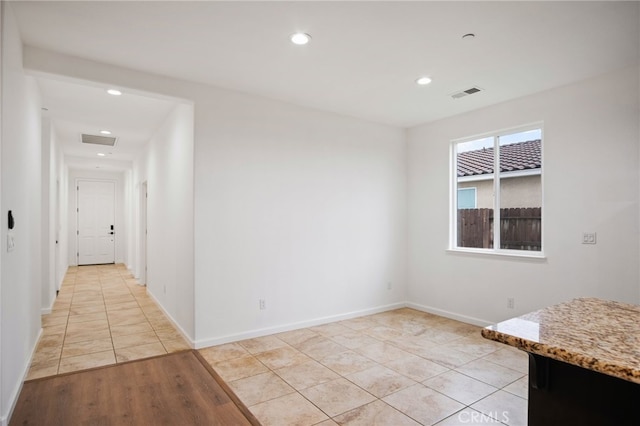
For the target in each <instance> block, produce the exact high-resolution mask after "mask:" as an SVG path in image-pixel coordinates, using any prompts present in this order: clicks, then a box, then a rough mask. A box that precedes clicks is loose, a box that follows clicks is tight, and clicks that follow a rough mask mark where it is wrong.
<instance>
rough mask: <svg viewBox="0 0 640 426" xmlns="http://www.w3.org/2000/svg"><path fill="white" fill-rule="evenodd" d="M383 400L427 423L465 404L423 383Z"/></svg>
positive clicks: (442, 417) (430, 423) (459, 408)
mask: <svg viewBox="0 0 640 426" xmlns="http://www.w3.org/2000/svg"><path fill="white" fill-rule="evenodd" d="M383 401H384V402H386V403H387V404H389V405H391V406H392V407H394V408H395V409H397V410H399V411H401V412H403V413H404V414H406V415H407V416H409V417H411V418H412V419H414V420H416V421H418V422H419V423H421V424H425V425H432V424H434V423H437V422H439V421H440V420H443V419H445V418H447V417H449V416H451V415H452V414H453V413H455V412H457V411H459V410H461V409H463V408H464V405H463V404H460V403H459V402H457V401H454V400H453V399H451V398H449V397H447V396H444V395H442V394H441V393H438V392H436V391H434V390H433V389H429V388H427V387H425V386H423V385H421V384H417V385H414V386H411V387H409V388H406V389H403V390H401V391H398V392H396V393H393V394H391V395H389V396H387V397H385V398H384V399H383Z"/></svg>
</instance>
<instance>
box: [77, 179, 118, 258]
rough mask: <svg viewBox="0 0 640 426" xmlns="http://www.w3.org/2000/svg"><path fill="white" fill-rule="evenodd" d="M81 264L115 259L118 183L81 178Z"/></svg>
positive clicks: (79, 230)
mask: <svg viewBox="0 0 640 426" xmlns="http://www.w3.org/2000/svg"><path fill="white" fill-rule="evenodd" d="M77 189H78V232H77V234H78V265H97V264H103V263H114V262H115V223H114V218H115V184H114V183H113V182H100V181H82V180H81V181H78V186H77Z"/></svg>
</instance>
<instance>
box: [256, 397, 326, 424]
mask: <svg viewBox="0 0 640 426" xmlns="http://www.w3.org/2000/svg"><path fill="white" fill-rule="evenodd" d="M249 410H251V412H252V413H253V415H254V416H256V418H257V419H258V421H259V422H260V424H262V425H263V426H283V425H315V424H317V423H320V422H322V421H323V420H328V417H327V416H326V415H325V414H324V413H323V412H322V411H320V410H319V409H318V408H317V407H316V406H314V405H313V404H312V403H311V402H309V401H307V400H306V399H305V398H303V397H302V396H301V395H300V394H298V393H292V394H289V395H285V396H281V397H279V398H275V399H272V400H269V401H266V402H262V403H260V404H256V405H253V406H251V407H249Z"/></svg>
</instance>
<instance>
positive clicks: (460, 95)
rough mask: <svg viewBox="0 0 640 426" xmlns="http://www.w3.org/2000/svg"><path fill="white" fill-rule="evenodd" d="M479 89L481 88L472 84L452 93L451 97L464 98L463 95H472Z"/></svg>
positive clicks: (479, 90)
mask: <svg viewBox="0 0 640 426" xmlns="http://www.w3.org/2000/svg"><path fill="white" fill-rule="evenodd" d="M481 91H482V89H481V88H479V87H475V86H474V87H471V88H469V89H466V90H461V91H460V92H456V93H452V94H451V97H452V98H453V99H460V98H464V97H465V96H469V95H473V94H474V93H478V92H481Z"/></svg>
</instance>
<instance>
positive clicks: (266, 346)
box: [238, 336, 287, 354]
mask: <svg viewBox="0 0 640 426" xmlns="http://www.w3.org/2000/svg"><path fill="white" fill-rule="evenodd" d="M238 344H239V345H240V346H242V347H243V348H245V349H246V350H247V351H248V352H249V353H251V354H257V353H260V352H266V351H270V350H273V349H278V348H282V347H284V346H287V344H286V343H284V342H283V341H282V340H280V339H278V338H277V337H275V336H264V337H256V338H255V339H249V340H242V341H240V342H238Z"/></svg>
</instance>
